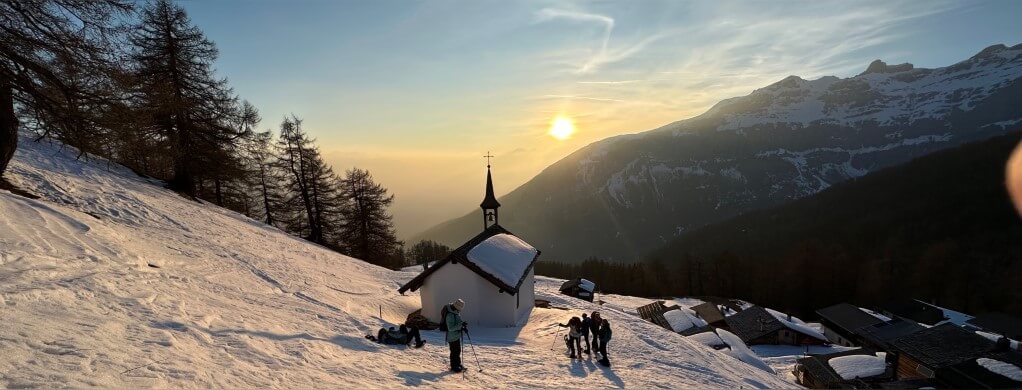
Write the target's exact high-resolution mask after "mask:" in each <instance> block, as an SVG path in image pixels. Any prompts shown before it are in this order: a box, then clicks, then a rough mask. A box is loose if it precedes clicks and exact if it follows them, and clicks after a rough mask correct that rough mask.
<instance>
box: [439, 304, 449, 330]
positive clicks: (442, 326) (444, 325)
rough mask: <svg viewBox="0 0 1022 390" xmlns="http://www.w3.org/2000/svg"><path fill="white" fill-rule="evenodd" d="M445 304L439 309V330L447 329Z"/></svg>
mask: <svg viewBox="0 0 1022 390" xmlns="http://www.w3.org/2000/svg"><path fill="white" fill-rule="evenodd" d="M447 306H449V305H444V308H443V309H440V330H442V331H444V332H446V331H447Z"/></svg>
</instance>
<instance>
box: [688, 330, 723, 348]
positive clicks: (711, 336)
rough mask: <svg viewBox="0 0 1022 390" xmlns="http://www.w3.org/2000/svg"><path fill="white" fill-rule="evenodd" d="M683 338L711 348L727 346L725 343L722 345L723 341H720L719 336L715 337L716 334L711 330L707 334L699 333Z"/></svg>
mask: <svg viewBox="0 0 1022 390" xmlns="http://www.w3.org/2000/svg"><path fill="white" fill-rule="evenodd" d="M685 337H686V338H688V339H689V340H692V341H695V342H697V343H700V344H703V345H705V346H707V347H711V348H713V347H718V346H721V345H727V344H726V343H724V340H721V339H720V336H717V332H714V331H712V330H711V331H709V332H700V333H696V334H694V335H691V336H685Z"/></svg>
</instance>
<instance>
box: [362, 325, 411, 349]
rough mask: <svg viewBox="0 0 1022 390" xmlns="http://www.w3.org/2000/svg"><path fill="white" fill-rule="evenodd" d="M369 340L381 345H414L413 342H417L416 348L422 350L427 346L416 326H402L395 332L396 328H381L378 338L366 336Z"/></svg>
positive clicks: (377, 334)
mask: <svg viewBox="0 0 1022 390" xmlns="http://www.w3.org/2000/svg"><path fill="white" fill-rule="evenodd" d="M366 338H367V339H369V340H372V341H375V342H377V343H381V344H389V345H408V346H410V345H412V341H415V348H422V345H423V344H425V342H424V341H422V335H421V334H420V333H419V328H416V327H414V326H407V325H401V328H400V329H397V330H395V329H394V327H393V326H392V327H390V329H383V328H380V331H379V332H377V333H376V337H373V336H371V335H370V336H366Z"/></svg>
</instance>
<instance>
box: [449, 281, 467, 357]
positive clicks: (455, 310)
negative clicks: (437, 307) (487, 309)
mask: <svg viewBox="0 0 1022 390" xmlns="http://www.w3.org/2000/svg"><path fill="white" fill-rule="evenodd" d="M464 308H465V301H463V300H461V299H458V300H456V301H454V303H451V304H450V305H448V307H447V316H446V318H444V323H446V324H447V345H448V346H449V347H450V348H451V371H454V372H462V371H464V370H465V366H463V365H461V336H462V332H466V331H468V327H467V326H466V324H465V321H462V320H461V310H462V309H464Z"/></svg>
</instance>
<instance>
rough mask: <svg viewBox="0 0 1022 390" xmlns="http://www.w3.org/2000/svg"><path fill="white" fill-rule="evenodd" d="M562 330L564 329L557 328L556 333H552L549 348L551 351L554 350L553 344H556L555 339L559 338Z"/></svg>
mask: <svg viewBox="0 0 1022 390" xmlns="http://www.w3.org/2000/svg"><path fill="white" fill-rule="evenodd" d="M563 331H564V329H557V333H556V334H555V335H554V341H553V342H551V343H550V350H551V351H553V350H554V346H555V345H557V340H558V339H560V338H561V332H563Z"/></svg>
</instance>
